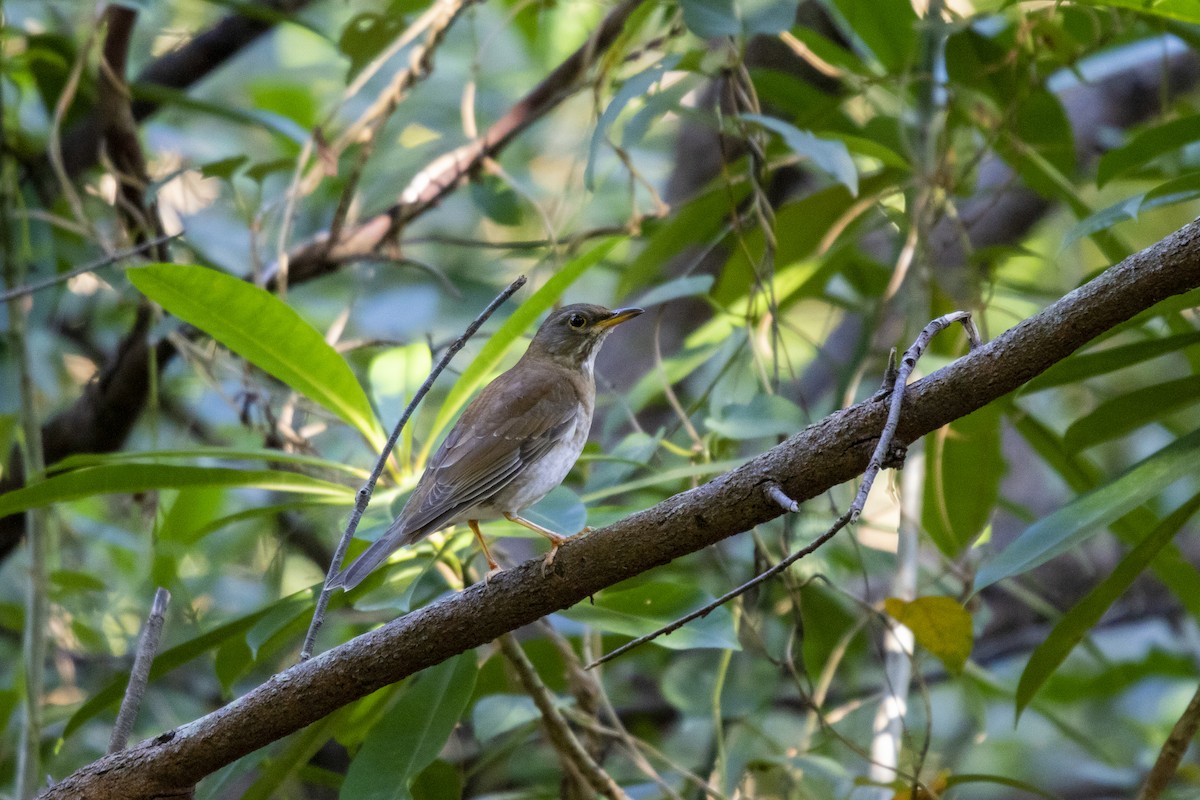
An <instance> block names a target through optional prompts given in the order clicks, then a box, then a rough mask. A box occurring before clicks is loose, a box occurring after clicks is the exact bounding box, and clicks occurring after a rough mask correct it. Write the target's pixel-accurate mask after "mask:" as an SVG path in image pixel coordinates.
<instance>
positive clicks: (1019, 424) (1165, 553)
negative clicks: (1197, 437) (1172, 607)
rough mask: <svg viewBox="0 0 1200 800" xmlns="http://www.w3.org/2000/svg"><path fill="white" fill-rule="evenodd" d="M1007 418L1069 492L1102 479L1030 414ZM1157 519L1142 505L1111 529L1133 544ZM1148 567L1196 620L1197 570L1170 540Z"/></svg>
mask: <svg viewBox="0 0 1200 800" xmlns="http://www.w3.org/2000/svg"><path fill="white" fill-rule="evenodd" d="M1008 419H1009V420H1010V421H1011V422H1012V424H1013V427H1015V428H1016V429H1017V431H1018V432H1019V433H1020V434H1021V436H1022V437H1024V439H1025V441H1027V442H1028V443H1029V444H1030V446H1032V447H1033V449H1034V450H1035V451H1036V452H1037V454H1038V455H1039V456H1041V458H1042V460H1043V461H1045V462H1046V464H1047V466H1049V467H1050V468H1051V469H1053V470H1054V471H1055V472H1057V473H1058V474H1059V475H1060V476H1061V477H1062V479H1063V480H1064V481H1066V483H1067V485H1068V486H1069V487H1071V489H1072V490H1073V491H1075V492H1086V491H1089V490H1092V489H1095V488H1096V487H1098V486H1100V485H1101V483H1103V482H1104V475H1103V473H1102V472H1101V471H1100V469H1099V467H1097V466H1096V465H1095V464H1093V463H1092V462H1091V461H1090V460H1089V459H1087V458H1085V457H1084V456H1081V455H1077V454H1074V453H1071V452H1069V451H1068V450H1067V448H1066V447H1065V446H1064V445H1063V443H1062V439H1061V438H1059V437H1058V436H1057V435H1056V434H1055V433H1054V432H1053V431H1051V430H1050V429H1049V428H1047V427H1046V426H1045V425H1043V424H1042V423H1041V422H1039V421H1038V420H1037V419H1036V418H1035V417H1034V416H1033V415H1031V414H1028V413H1024V412H1021V413H1010V414H1009V415H1008ZM1158 522H1159V520H1158V518H1157V517H1156V516H1155V515H1154V513H1153V512H1152V511H1151V510H1150V509H1148V508H1146V507H1145V506H1142V507H1140V508H1135V509H1134V510H1133V511H1131V512H1129V513H1128V514H1126V515H1125V516H1123V517H1120V518H1119V519H1117V520H1115V521H1114V522H1113V523H1112V524H1111V528H1112V531H1113V533H1115V534H1116V535H1117V536H1118V537H1120V539H1121V541H1123V542H1125V544H1127V545H1128V546H1129V547H1136V546H1137V544H1138V542H1140V541H1141V540H1142V539H1143V538H1144V537H1145V535H1146V531H1148V530H1150V529H1151V528H1154V527H1156V526H1157V525H1158ZM1150 566H1151V568H1152V569H1153V570H1154V574H1155V576H1157V577H1158V579H1159V580H1161V581H1162V582H1163V584H1164V585H1165V586H1166V587H1167V588H1168V589H1170V590H1171V592H1172V593H1173V594H1174V595H1175V598H1176V599H1177V600H1178V601H1179V603H1180V605H1182V606H1183V607H1184V608H1186V609H1187V611H1188V613H1189V614H1191V615H1192V616H1193V617H1195V618H1196V619H1200V592H1197V591H1196V587H1197V586H1200V570H1197V569H1196V567H1194V566H1192V564H1191V563H1189V562H1188V560H1187V559H1185V558H1184V557H1183V553H1182V552H1181V551H1180V549H1179V548H1178V547H1177V546H1176V545H1175V544H1174V543H1170V544H1168V545H1167V546H1166V547H1164V548H1163V549H1162V552H1160V553H1159V554H1158V556H1157V557H1156V558H1155V559H1154V561H1153V563H1152V564H1151V565H1150Z"/></svg>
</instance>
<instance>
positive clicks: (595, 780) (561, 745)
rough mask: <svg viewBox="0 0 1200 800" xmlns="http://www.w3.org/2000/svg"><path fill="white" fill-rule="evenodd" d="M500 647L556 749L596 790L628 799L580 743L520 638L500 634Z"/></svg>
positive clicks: (612, 797) (616, 798)
mask: <svg viewBox="0 0 1200 800" xmlns="http://www.w3.org/2000/svg"><path fill="white" fill-rule="evenodd" d="M499 641H500V650H501V652H503V653H504V657H505V658H507V659H508V661H509V663H510V664H512V665H513V668H514V669H516V671H517V676H518V677H519V678H520V679H521V685H522V686H523V687H525V691H526V693H528V694H529V696H530V697H531V698H533V703H534V705H536V706H537V707H538V711H540V712H542V723H543V724H544V725H545V726H546V732H547V734H549V736H550V740H551V741H552V742H553V744H554V749H555V751H557V752H558V754H559V756H560V757H561V758H562V759H563V761H564V763H565V764H567V765H569V766H570V767H571V768H573V769H574V771H576V772H578V773H579V775H580V776H581V777H582V778H583V779H584V780H585V781H586V782H587V785H588V786H589V787H590V788H591V789H592V791H594V792H596V793H597V794H600V795H603V796H604V797H607V798H609V800H628V797H629V796H628V795H627V794H625V792H624V791H622V789H621V787H620V786H618V785H617V782H616V781H614V780H613V779H612V776H611V775H609V774H608V773H607V772H605V771H604V770H603V769H602V768H601V767H600V765H599V764H597V763H596V761H595V760H594V759H593V758H592V757H591V756H590V755H588V752H587V751H586V750H585V749H584V748H583V745H582V744H580V742H579V739H578V737H576V736H575V733H574V732H573V731H572V730H571V728H570V726H569V725H567V721H566V720H565V719H563V715H562V714H561V713H559V710H558V709H557V708H555V706H554V698H553V697H551V695H550V691H549V690H548V689H546V686H545V684H543V683H542V679H541V678H540V677H539V676H538V674H537V670H536V669H534V666H533V664H532V663H531V662H530V661H529V658H528V657H527V656H526V655H525V651H524V650H522V649H521V645H520V644H518V642H517V639H516V637H515V636H513V635H512V634H511V633H506V634H504V635H503V636H501V637H500V640H499Z"/></svg>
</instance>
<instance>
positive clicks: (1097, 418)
mask: <svg viewBox="0 0 1200 800" xmlns="http://www.w3.org/2000/svg"><path fill="white" fill-rule="evenodd" d="M1195 403H1200V375H1192V376H1190V377H1187V378H1180V379H1178V380H1174V381H1167V382H1166V383H1159V384H1155V385H1154V386H1143V387H1142V388H1141V389H1135V390H1133V391H1132V392H1126V393H1125V394H1122V395H1119V396H1117V397H1114V398H1113V399H1111V400H1107V401H1105V402H1103V403H1101V404H1100V405H1099V406H1097V407H1096V409H1095V410H1094V411H1092V413H1090V414H1088V415H1087V416H1085V417H1081V418H1080V419H1077V420H1075V422H1073V423H1072V424H1071V427H1069V428H1067V432H1066V433H1065V434H1064V435H1063V442H1064V444H1066V446H1067V448H1068V449H1070V450H1074V451H1079V450H1084V449H1086V448H1088V447H1092V446H1094V445H1097V444H1100V443H1101V442H1107V441H1110V440H1112V439H1116V438H1119V437H1121V436H1124V435H1125V434H1127V433H1129V432H1130V431H1133V430H1137V429H1138V428H1140V427H1142V426H1143V425H1149V424H1150V423H1151V422H1157V421H1159V420H1161V419H1162V418H1163V417H1165V416H1167V415H1168V414H1171V413H1173V412H1175V411H1178V410H1179V409H1181V408H1187V407H1188V406H1190V405H1194V404H1195Z"/></svg>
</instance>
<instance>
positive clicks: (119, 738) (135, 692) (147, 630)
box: [108, 586, 171, 753]
mask: <svg viewBox="0 0 1200 800" xmlns="http://www.w3.org/2000/svg"><path fill="white" fill-rule="evenodd" d="M170 602H171V593H170V592H168V591H167V590H166V589H164V588H162V587H161V586H160V587H158V590H157V591H156V592H155V593H154V602H152V603H151V604H150V616H148V617H147V618H146V625H145V627H143V628H142V638H141V639H140V640H139V641H138V648H137V653H136V654H134V657H133V668H132V669H130V671H129V685H128V686H126V687H125V697H124V698H122V700H121V710H120V711H118V712H117V721H116V722H115V723H114V724H113V732H112V737H111V738H110V739H109V740H108V752H110V753H116V752H118V751H120V750H124V749H125V745H127V744H128V743H129V734H130V733H132V732H133V723H134V721H135V720H136V719H137V715H138V709H139V708H141V705H142V698H143V697H145V696H146V685H147V684H148V683H149V681H150V666H151V665H152V664H153V663H154V656H155V655H157V654H158V640H159V638H160V637H161V636H162V629H163V623H164V622H165V621H166V619H167V606H168V605H169V604H170Z"/></svg>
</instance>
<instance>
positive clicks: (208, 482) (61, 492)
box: [0, 464, 354, 516]
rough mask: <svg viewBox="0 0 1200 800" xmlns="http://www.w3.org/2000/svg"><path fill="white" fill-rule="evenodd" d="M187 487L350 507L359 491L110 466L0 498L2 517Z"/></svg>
mask: <svg viewBox="0 0 1200 800" xmlns="http://www.w3.org/2000/svg"><path fill="white" fill-rule="evenodd" d="M184 486H227V487H230V488H245V489H270V490H272V491H279V492H296V493H298V494H311V495H319V496H323V497H337V498H342V499H343V500H345V501H346V502H350V500H351V498H353V497H354V490H353V489H351V488H349V487H346V486H341V485H339V484H336V483H330V482H329V481H323V480H319V479H317V478H310V477H308V476H307V475H300V474H299V473H295V472H282V471H280V470H251V469H231V468H228V467H187V466H175V465H170V464H110V465H107V466H100V467H87V468H85V469H77V470H72V471H71V472H64V473H62V474H59V475H54V476H52V477H50V478H47V479H46V480H44V481H40V482H38V483H35V484H32V485H30V486H26V487H25V488H23V489H17V490H16V491H12V492H7V493H6V494H3V495H0V516H5V515H8V514H15V513H16V512H18V511H25V510H26V509H30V508H41V507H42V506H48V505H51V504H53V503H61V502H65V501H67V500H78V499H80V498H81V497H91V496H92V495H97V494H126V493H130V492H146V491H150V490H152V489H178V488H181V487H184Z"/></svg>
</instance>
